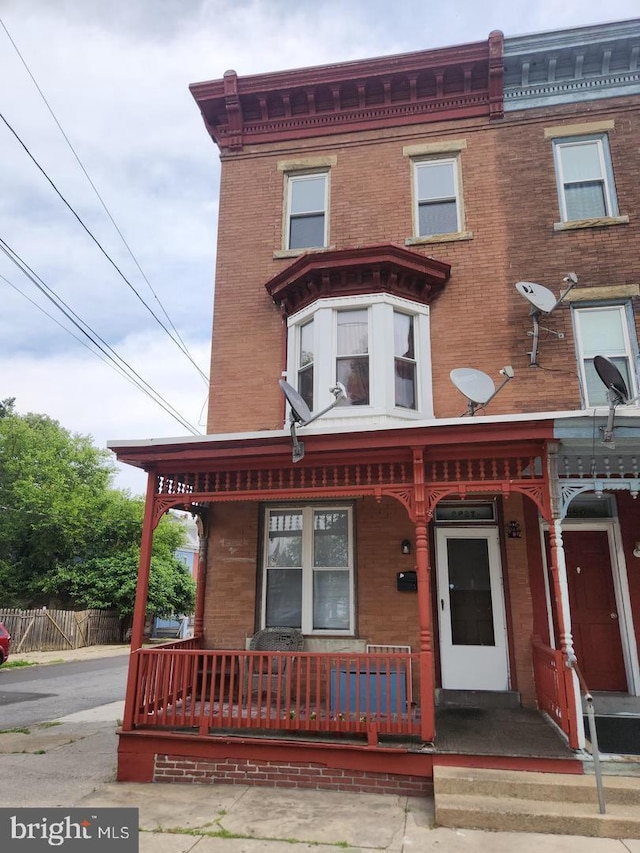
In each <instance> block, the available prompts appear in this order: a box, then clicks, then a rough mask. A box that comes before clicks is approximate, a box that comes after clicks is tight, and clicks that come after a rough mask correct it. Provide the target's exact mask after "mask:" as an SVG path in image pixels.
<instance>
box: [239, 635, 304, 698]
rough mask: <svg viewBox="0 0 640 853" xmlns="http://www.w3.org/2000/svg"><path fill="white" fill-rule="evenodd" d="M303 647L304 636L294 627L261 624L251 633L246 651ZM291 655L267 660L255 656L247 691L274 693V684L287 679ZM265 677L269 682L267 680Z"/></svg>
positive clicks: (247, 667)
mask: <svg viewBox="0 0 640 853" xmlns="http://www.w3.org/2000/svg"><path fill="white" fill-rule="evenodd" d="M303 648H304V636H303V635H302V631H300V630H299V629H298V628H285V627H280V628H263V629H262V630H260V631H258V632H257V633H256V634H254V635H253V637H252V638H251V640H250V642H249V651H250V652H301V651H302V649H303ZM290 661H291V658H288V657H287V658H284V659H282V658H275V659H273V660H271V661H265V660H261V659H260V658H256V659H254V661H253V668H252V673H251V695H253V694H254V693H256V694H263V693H267V694H269V695H270V696H276V695H277V690H278V685H284V684H286V683H287V681H288V677H287V676H288V673H287V667H288V665H289V663H290ZM269 679H270V680H271V684H269V683H268V681H269ZM248 682H249V661H247V666H246V669H245V691H244V695H245V697H247V698H248V695H249V694H248V687H249V683H248Z"/></svg>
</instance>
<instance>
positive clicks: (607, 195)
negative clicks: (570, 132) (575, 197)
mask: <svg viewBox="0 0 640 853" xmlns="http://www.w3.org/2000/svg"><path fill="white" fill-rule="evenodd" d="M594 144H595V145H596V146H597V150H598V161H599V163H600V181H601V183H602V188H603V196H604V204H605V212H604V213H603V214H601V215H595V216H593V217H584V218H583V219H570V218H569V214H568V212H567V199H566V193H565V188H566V186H567V184H568V183H569V182H568V181H565V179H564V164H563V153H564V152H565V151H568V150H569V149H572V148H576V147H578V146H581V145H594ZM553 158H554V163H555V171H556V183H557V189H558V203H559V206H560V220H561V222H581V221H585V220H588V219H600V218H602V217H607V218H608V217H614V216H617V215H618V201H617V198H616V192H615V184H614V180H613V167H612V164H611V152H610V150H609V139H608V136H607V134H606V133H597V134H589V135H587V136H567V137H562V138H559V139H554V140H553Z"/></svg>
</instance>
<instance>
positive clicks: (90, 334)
mask: <svg viewBox="0 0 640 853" xmlns="http://www.w3.org/2000/svg"><path fill="white" fill-rule="evenodd" d="M0 251H2V252H3V253H4V254H5V255H6V256H7V257H8V258H9V260H10V261H11V262H12V263H13V264H15V266H17V267H18V269H19V270H20V271H21V272H22V273H23V275H25V276H26V277H27V278H28V279H29V280H30V281H31V282H32V283H33V284H34V285H35V286H36V287H37V288H38V290H39V291H40V292H41V293H42V294H43V295H44V296H45V297H46V298H47V299H48V300H49V301H50V302H52V303H53V305H55V307H56V308H57V309H58V310H59V311H60V312H61V313H62V314H63V315H64V316H65V317H66V318H67V320H69V322H70V323H72V325H73V326H75V327H76V328H77V329H78V331H79V332H80V333H81V334H82V335H84V336H85V337H86V338H88V339H89V341H91V343H92V344H93V345H94V346H95V347H97V348H98V349H99V350H100V351H101V352H102V353H103V354H104V355H105V356H106V358H107V359H108V360H109V361H110V362H112V363H113V365H115V366H116V367H117V368H118V369H119V370H120V371H126V372H127V376H128V377H129V378H130V381H132V382H133V383H134V384H135V385H136V387H138V389H139V390H141V391H142V392H143V393H145V394H146V395H147V396H148V397H150V399H152V400H153V401H154V402H155V403H157V404H158V405H159V406H161V408H163V409H164V410H165V412H167V414H169V415H171V417H173V418H174V420H176V421H178V423H180V424H181V426H183V427H185V429H187V430H188V431H189V432H190V433H192V435H201V433H200V431H199V430H198V429H197V428H196V427H194V426H193V425H192V424H190V423H189V421H187V420H186V418H184V417H183V416H182V415H181V414H180V412H178V410H177V409H176V408H175V407H174V406H172V405H171V403H169V402H168V401H167V400H166V399H165V398H164V397H163V396H162V395H161V394H160V393H159V392H158V391H156V390H155V389H154V388H153V387H152V386H151V385H150V384H149V383H148V382H147V381H146V380H145V379H143V378H142V376H140V374H139V373H138V372H137V371H136V370H135V369H134V368H133V367H131V365H130V364H129V363H128V362H127V361H126V360H125V359H124V358H122V356H120V355H119V354H118V353H117V352H116V351H115V349H113V347H112V346H111V345H110V344H109V343H107V341H105V340H104V339H103V338H102V337H101V336H100V335H99V334H98V333H97V332H95V331H94V330H93V329H92V328H91V326H90V325H89V324H88V323H87V322H86V321H84V320H83V319H82V318H81V317H80V316H79V315H78V314H77V313H76V312H75V311H74V310H73V309H72V308H71V307H70V306H69V305H68V304H67V303H66V302H65V300H64V299H62V297H60V296H58V294H56V293H55V291H53V290H52V289H51V288H50V287H49V286H48V285H47V284H46V282H44V281H43V279H42V278H41V277H40V276H39V275H38V274H37V273H36V272H34V270H32V269H31V267H30V266H29V265H28V264H27V263H26V262H25V261H24V260H23V259H22V258H21V257H20V256H19V255H18V253H17V252H15V251H14V250H13V249H12V248H11V247H10V246H9V245H8V243H6V242H5V241H4V240H3V239H2V238H1V237H0ZM67 331H69V330H67ZM73 337H75V335H73ZM92 352H93V350H92ZM110 353H111V354H112V355H110ZM96 354H97V353H96ZM116 359H117V361H116Z"/></svg>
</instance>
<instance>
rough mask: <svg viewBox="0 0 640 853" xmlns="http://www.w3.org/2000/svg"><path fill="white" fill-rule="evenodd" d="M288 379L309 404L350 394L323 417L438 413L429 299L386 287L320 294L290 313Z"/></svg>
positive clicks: (383, 418)
mask: <svg viewBox="0 0 640 853" xmlns="http://www.w3.org/2000/svg"><path fill="white" fill-rule="evenodd" d="M288 323H289V357H288V364H287V375H288V377H289V382H292V383H296V382H297V390H298V392H299V393H300V394H301V395H302V397H303V399H304V401H305V403H306V404H307V406H308V407H309V409H310V410H311V411H312V412H313V411H318V410H320V409H322V408H324V407H325V406H327V405H328V404H329V403H330V402H331V393H330V391H329V389H330V388H331V387H332V386H335V384H336V382H341V383H342V384H343V385H344V387H345V389H346V392H347V398H346V399H345V400H342V401H341V402H340V403H339V404H338V405H337V406H336V407H335V408H334V409H332V410H331V411H330V412H328V413H327V414H326V415H323V417H322V424H324V425H337V424H338V423H340V422H341V421H344V420H345V419H351V420H354V419H356V420H357V422H359V423H366V422H370V423H383V422H393V421H402V420H405V421H406V420H411V419H416V418H430V417H433V407H432V394H431V368H430V347H429V307H428V306H427V305H424V304H422V303H417V302H412V301H411V300H408V299H404V298H401V297H397V296H392V295H390V294H387V293H382V294H372V295H369V296H343V297H333V298H331V297H329V298H325V299H319V300H317V301H316V302H314V303H312V304H311V305H309V306H307V307H306V308H304V309H303V310H301V311H299V312H298V313H296V314H293V315H292V316H290V317H289V319H288Z"/></svg>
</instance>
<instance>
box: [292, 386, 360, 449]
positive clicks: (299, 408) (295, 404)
mask: <svg viewBox="0 0 640 853" xmlns="http://www.w3.org/2000/svg"><path fill="white" fill-rule="evenodd" d="M280 388H281V389H282V393H283V394H284V396H285V397H286V398H287V401H288V403H289V407H290V410H291V411H290V412H289V422H290V424H291V426H290V429H289V431H290V433H291V441H292V443H293V450H292V452H291V461H292V462H300V460H301V459H304V443H303V442H302V441H299V440H298V436H297V434H296V427H297V426H308V425H309V424H310V423H313V421H316V420H317V419H318V418H320V417H322V415H326V413H327V412H329V411H331V409H333V408H334V406H337V405H338V403H339V402H340V400H344V399H346V397H347V392H346V390H345V387H344V385H343V384H342V382H337V383H336V384H335V385H334V386H333V387H332V388H330V389H329V390H330V391H331V393H332V394H333V397H334V399H333V401H332V402H331V403H329V405H328V406H326V407H325V408H324V409H321V410H320V411H319V412H317V413H316V414H315V415H312V414H311V412H310V411H309V408H308V406H307V404H306V403H305V402H304V400H303V399H302V397H301V396H300V394H298V392H297V391H296V389H295V388H294V387H293V386H292V385H289V383H288V382H285V381H284V379H281V380H280Z"/></svg>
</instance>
